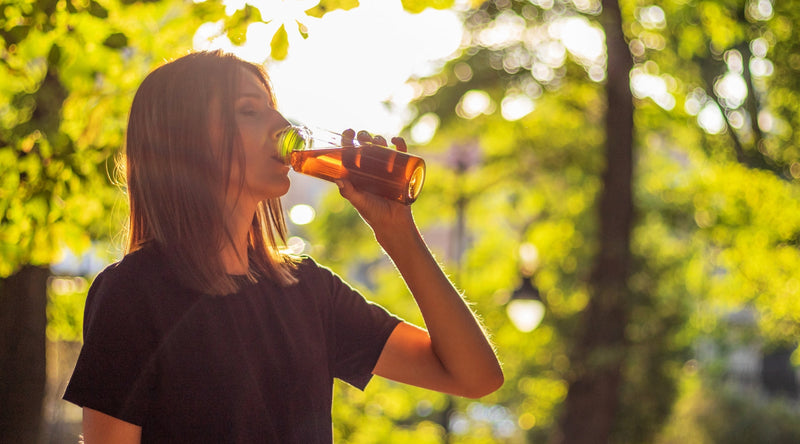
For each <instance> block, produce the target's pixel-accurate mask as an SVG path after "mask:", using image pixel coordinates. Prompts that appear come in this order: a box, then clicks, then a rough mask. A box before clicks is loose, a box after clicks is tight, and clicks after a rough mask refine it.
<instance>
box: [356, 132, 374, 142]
mask: <svg viewBox="0 0 800 444" xmlns="http://www.w3.org/2000/svg"><path fill="white" fill-rule="evenodd" d="M356 139H358V141H359V142H361V143H371V142H372V136H371V135H370V134H369V133H368V132H366V131H364V130H361V131H359V132H358V134H357V135H356Z"/></svg>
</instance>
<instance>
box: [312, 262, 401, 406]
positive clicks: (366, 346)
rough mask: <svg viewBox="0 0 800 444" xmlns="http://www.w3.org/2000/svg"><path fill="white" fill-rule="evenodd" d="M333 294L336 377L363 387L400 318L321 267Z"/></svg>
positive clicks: (334, 373) (320, 269)
mask: <svg viewBox="0 0 800 444" xmlns="http://www.w3.org/2000/svg"><path fill="white" fill-rule="evenodd" d="M319 272H320V273H322V274H323V277H324V278H323V279H320V280H324V281H325V282H327V285H328V289H329V290H330V294H331V296H332V316H333V318H332V329H333V340H334V348H335V350H334V360H335V362H334V363H333V376H334V377H336V378H339V379H341V380H343V381H345V382H347V383H348V384H350V385H352V386H354V387H357V388H359V389H361V390H363V389H364V388H365V387H366V386H367V383H368V382H369V381H370V379H371V378H372V370H373V369H374V368H375V364H376V363H377V362H378V358H379V357H380V354H381V352H382V351H383V347H384V345H386V341H387V340H388V339H389V336H390V335H391V334H392V331H394V328H395V327H396V326H397V324H398V323H400V322H401V319H400V318H398V317H396V316H394V315H392V314H390V313H389V312H388V311H387V310H386V309H384V308H383V307H382V306H380V305H378V304H376V303H374V302H370V301H367V300H366V299H365V298H364V297H363V296H362V295H361V294H360V293H359V292H358V291H356V290H355V289H353V288H352V287H351V286H350V285H348V284H347V283H345V282H344V281H343V280H342V279H341V278H340V277H339V276H338V275H336V274H335V273H333V272H332V271H330V270H328V269H327V268H324V267H319Z"/></svg>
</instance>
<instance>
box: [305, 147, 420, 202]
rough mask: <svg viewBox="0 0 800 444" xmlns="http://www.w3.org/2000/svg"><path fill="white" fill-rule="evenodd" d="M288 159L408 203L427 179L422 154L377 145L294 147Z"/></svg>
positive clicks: (325, 176)
mask: <svg viewBox="0 0 800 444" xmlns="http://www.w3.org/2000/svg"><path fill="white" fill-rule="evenodd" d="M289 162H290V164H291V166H292V169H294V170H295V171H297V172H299V173H303V174H307V175H310V176H314V177H318V178H320V179H325V180H329V181H335V180H337V179H346V180H348V181H350V183H352V184H353V186H354V187H356V188H357V189H359V190H361V191H367V192H370V193H373V194H377V195H379V196H382V197H385V198H387V199H392V200H396V201H399V202H402V203H404V204H406V205H409V204H411V203H412V202H414V201H415V200H416V199H417V196H418V195H419V192H420V190H422V184H423V182H424V180H425V161H424V160H423V159H422V158H421V157H418V156H414V155H411V154H408V153H404V152H401V151H397V150H394V149H391V148H385V147H382V146H377V145H369V144H365V145H361V146H357V147H342V148H325V149H311V150H298V151H292V152H291V154H290V158H289Z"/></svg>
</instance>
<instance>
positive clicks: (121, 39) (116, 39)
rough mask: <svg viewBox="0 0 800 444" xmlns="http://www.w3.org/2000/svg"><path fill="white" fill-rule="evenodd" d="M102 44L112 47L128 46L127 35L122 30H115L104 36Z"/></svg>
mask: <svg viewBox="0 0 800 444" xmlns="http://www.w3.org/2000/svg"><path fill="white" fill-rule="evenodd" d="M103 45H105V46H107V47H109V48H112V49H120V48H124V47H126V46H128V36H126V35H125V34H124V33H122V32H115V33H113V34H111V35H109V36H108V37H106V39H105V41H103Z"/></svg>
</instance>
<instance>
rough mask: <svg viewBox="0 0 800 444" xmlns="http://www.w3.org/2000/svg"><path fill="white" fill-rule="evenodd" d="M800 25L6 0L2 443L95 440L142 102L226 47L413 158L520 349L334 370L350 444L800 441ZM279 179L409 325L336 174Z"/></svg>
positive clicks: (445, 233) (737, 7) (789, 21)
mask: <svg viewBox="0 0 800 444" xmlns="http://www.w3.org/2000/svg"><path fill="white" fill-rule="evenodd" d="M796 29H800V8H797V7H796V5H795V3H794V2H777V1H772V0H662V1H648V0H637V1H630V0H619V1H617V0H606V1H602V2H601V1H597V0H572V1H565V0H520V1H517V0H494V1H486V2H480V1H470V0H406V1H402V2H399V1H396V0H362V1H361V2H359V1H358V0H320V1H317V0H252V1H249V0H241V1H229V2H219V1H217V0H206V1H202V0H196V1H184V0H145V1H141V0H0V40H1V41H2V42H3V43H2V46H1V47H0V215H1V217H2V218H1V219H0V223H1V224H2V225H1V226H0V442H2V443H6V442H15V443H74V442H77V440H78V434H79V433H80V409H79V408H77V407H75V406H72V405H70V404H67V403H66V402H64V401H61V400H60V397H61V395H62V394H63V390H64V387H65V384H66V381H67V380H68V378H69V375H70V373H71V371H72V366H73V365H74V361H75V358H76V356H77V352H78V351H79V349H80V343H81V342H80V341H81V328H82V317H83V312H82V310H83V304H84V301H85V297H86V292H87V289H88V286H89V285H90V283H91V281H92V279H93V277H94V275H95V274H96V273H97V272H98V271H99V270H101V269H102V268H103V267H105V266H106V265H107V264H109V263H111V262H114V261H116V260H119V258H120V257H121V255H122V250H123V244H124V225H125V218H126V212H127V203H126V200H125V194H124V190H125V188H124V181H123V180H122V176H121V175H120V170H119V166H120V155H121V152H122V145H123V140H124V128H125V124H126V116H127V111H128V108H129V107H130V101H131V100H132V97H133V93H134V92H135V90H136V88H137V86H138V85H139V83H140V82H141V81H142V79H143V78H144V76H145V75H146V74H147V73H148V72H149V71H150V70H152V69H153V68H155V67H156V66H158V65H159V64H161V63H163V61H164V60H168V59H171V58H174V57H177V56H180V55H183V54H185V53H186V52H187V51H190V50H192V49H208V48H223V49H226V50H228V51H232V52H236V53H237V54H239V55H240V56H242V57H244V58H246V59H248V60H251V61H253V62H257V63H264V64H265V66H266V68H267V70H268V72H269V73H270V75H271V76H272V80H273V83H274V87H275V90H276V93H277V95H278V100H279V105H280V108H281V110H282V111H283V112H284V113H285V114H286V115H287V116H288V117H289V118H291V119H292V120H295V121H297V122H303V123H307V124H313V125H318V126H324V127H328V128H335V129H339V128H346V127H355V128H365V129H368V130H371V131H373V132H375V133H380V134H384V135H387V136H391V135H395V134H400V135H402V136H404V137H405V138H406V139H407V140H408V141H409V145H410V146H411V149H410V150H411V151H412V152H414V153H415V154H418V155H421V156H422V157H424V158H425V160H426V162H427V170H428V175H427V179H426V183H425V187H424V189H423V191H422V194H421V196H420V198H419V199H418V201H417V202H416V203H414V204H413V210H414V214H415V217H416V219H417V221H418V223H419V225H420V227H421V229H422V230H423V233H424V235H425V238H426V239H427V241H428V242H429V243H430V245H431V248H432V249H433V250H434V253H435V254H436V256H437V258H438V259H439V260H440V262H441V263H442V264H443V266H444V267H445V269H446V270H447V271H448V273H449V275H450V276H451V278H452V279H453V281H454V282H455V283H456V285H457V286H458V287H459V288H460V289H462V290H463V291H464V293H465V295H466V298H467V299H468V300H469V301H470V302H471V304H472V305H473V307H474V309H475V311H476V312H477V313H478V314H479V315H480V317H481V319H482V321H483V323H484V325H485V326H486V329H487V331H488V332H490V334H491V336H492V340H493V342H494V344H495V345H496V348H497V352H498V355H499V357H500V359H501V361H502V362H503V365H504V370H505V375H506V383H505V385H504V386H503V388H501V389H500V390H499V391H498V392H496V393H494V394H492V395H489V396H487V397H485V398H482V399H480V400H468V399H461V398H456V397H451V396H446V395H442V394H437V393H432V392H428V391H424V390H420V389H415V388H409V387H406V386H402V385H398V384H395V383H392V382H389V381H384V380H378V379H376V380H374V381H373V382H372V383H371V384H370V386H369V387H368V388H367V390H366V391H365V392H360V391H358V390H356V389H353V388H351V387H349V386H347V385H345V384H339V383H337V385H336V387H335V390H336V393H335V403H334V407H333V420H334V421H333V427H334V436H335V440H336V442H340V443H407V442H416V443H418V444H423V443H562V442H563V443H606V442H608V443H664V444H667V443H755V442H757V443H795V442H800V421H799V420H798V419H800V410H799V407H798V380H797V378H798V370H797V369H798V363H799V362H800V356H798V353H797V351H796V348H797V338H798V330H800V297H798V296H800V271H798V270H800V133H799V132H798V131H800V38H798V36H797V34H796V31H795V30H796ZM291 177H292V181H293V186H292V189H291V191H290V193H289V195H287V196H286V198H285V200H284V207H285V209H286V213H287V214H286V215H287V219H288V220H289V226H290V231H291V236H292V237H291V239H290V240H289V243H288V245H287V248H288V249H290V250H292V251H294V252H296V253H301V252H302V253H305V254H310V255H312V256H314V257H315V258H316V259H317V260H319V261H320V262H322V263H324V264H327V265H329V266H330V267H331V268H333V269H334V270H335V271H336V272H338V273H340V274H341V275H343V276H344V277H345V278H346V279H347V280H349V281H350V282H351V283H353V285H355V286H356V287H357V288H359V289H360V290H361V291H362V292H363V293H364V294H365V296H367V297H368V298H369V299H371V300H374V301H376V302H378V303H380V304H381V305H383V306H385V307H387V308H388V309H389V310H391V311H393V312H395V313H397V314H398V315H400V316H402V317H404V318H406V319H407V320H409V321H412V322H416V323H421V322H422V320H421V318H420V316H419V314H418V311H417V309H416V307H415V305H414V303H413V300H412V298H411V297H410V295H409V294H408V292H407V290H406V288H405V286H404V285H403V283H402V281H400V280H399V279H398V277H397V273H396V272H395V271H394V270H393V267H392V265H391V263H390V262H389V260H388V259H387V257H386V256H385V255H384V254H383V253H382V252H381V250H380V249H379V247H378V246H377V244H376V243H375V242H374V239H373V238H372V235H371V233H370V232H369V230H368V229H367V227H366V226H365V225H364V224H363V223H362V222H361V220H360V219H359V217H358V215H357V214H356V213H355V212H354V211H353V210H352V209H351V208H350V207H349V206H348V205H347V204H346V202H345V201H344V200H342V199H341V198H340V197H339V195H338V192H337V190H336V187H335V186H333V185H331V184H329V183H327V182H322V181H319V180H316V179H310V178H305V177H301V176H299V175H296V174H292V176H291Z"/></svg>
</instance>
